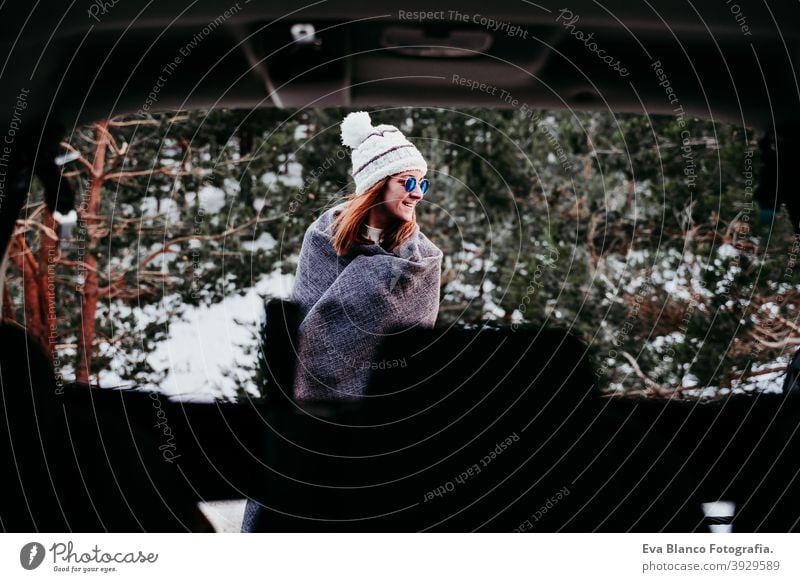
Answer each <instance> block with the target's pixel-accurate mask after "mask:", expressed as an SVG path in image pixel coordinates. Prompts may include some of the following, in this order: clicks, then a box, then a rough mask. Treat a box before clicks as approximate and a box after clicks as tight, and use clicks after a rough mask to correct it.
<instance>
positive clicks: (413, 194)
mask: <svg viewBox="0 0 800 582" xmlns="http://www.w3.org/2000/svg"><path fill="white" fill-rule="evenodd" d="M408 195H409V196H411V197H412V198H422V190H420V189H419V184H417V185H416V186H414V189H413V190H412V191H411V192H409V193H408Z"/></svg>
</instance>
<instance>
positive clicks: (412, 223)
mask: <svg viewBox="0 0 800 582" xmlns="http://www.w3.org/2000/svg"><path fill="white" fill-rule="evenodd" d="M391 177H392V176H387V177H385V178H383V179H382V180H379V181H378V182H376V183H375V184H373V185H372V186H370V187H369V188H368V189H367V190H366V191H365V192H364V193H363V194H360V195H356V194H351V195H350V196H348V202H347V205H346V206H345V208H344V209H343V210H342V211H341V212H340V213H339V214H338V215H337V216H336V218H335V219H334V221H333V232H334V234H333V240H332V241H331V243H332V244H333V248H334V250H336V254H337V255H339V256H342V255H345V254H347V252H348V251H349V250H350V248H351V247H352V246H353V245H354V244H368V243H370V242H372V241H370V240H369V239H367V238H366V237H365V236H364V234H363V229H364V224H366V222H367V216H368V215H369V211H370V210H371V209H372V208H374V207H375V206H377V205H378V204H381V203H382V202H383V201H382V200H381V196H382V195H383V191H384V188H385V186H386V183H387V182H388V181H389V179H390V178H391ZM416 225H417V211H416V210H414V214H412V216H411V220H409V221H405V220H396V221H394V222H392V224H390V225H389V226H387V227H386V228H385V229H384V230H383V242H382V243H381V246H382V247H383V248H384V249H386V250H387V251H389V252H393V251H394V250H395V249H396V248H398V247H399V246H400V245H401V244H403V242H404V241H405V240H406V239H407V238H408V237H410V236H411V235H412V234H413V233H414V229H415V227H416Z"/></svg>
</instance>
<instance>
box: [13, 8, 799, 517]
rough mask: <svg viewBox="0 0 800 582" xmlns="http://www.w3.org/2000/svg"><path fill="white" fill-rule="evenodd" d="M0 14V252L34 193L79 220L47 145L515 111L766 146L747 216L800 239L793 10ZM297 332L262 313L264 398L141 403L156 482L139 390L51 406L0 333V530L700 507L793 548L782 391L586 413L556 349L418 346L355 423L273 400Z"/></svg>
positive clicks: (570, 339) (527, 340)
mask: <svg viewBox="0 0 800 582" xmlns="http://www.w3.org/2000/svg"><path fill="white" fill-rule="evenodd" d="M0 11H1V12H2V18H1V19H0V27H2V29H3V34H2V36H1V37H0V38H2V39H3V40H2V43H3V44H4V51H3V54H4V55H5V58H4V62H3V65H2V68H0V72H1V73H0V74H2V76H3V79H4V82H3V83H2V85H0V117H2V120H3V123H2V126H0V132H1V133H4V135H5V138H4V144H3V145H2V146H0V147H2V148H4V149H2V151H0V170H2V176H1V177H2V178H3V179H2V180H0V252H2V254H3V255H4V256H5V253H6V250H7V247H8V241H9V238H10V237H11V234H12V232H13V229H14V226H15V221H16V219H17V217H18V215H19V212H20V209H21V208H22V206H23V205H24V203H25V201H26V197H27V196H28V191H29V187H30V184H31V181H32V180H34V179H36V180H40V181H41V183H42V184H43V186H44V189H45V196H46V200H47V204H48V206H50V208H51V209H58V210H59V211H62V212H68V211H69V210H70V209H71V208H73V207H74V206H75V205H78V204H80V202H81V200H80V195H81V193H80V192H75V191H73V190H72V189H71V188H70V186H69V184H68V183H67V181H66V180H64V179H62V178H61V168H60V166H59V165H58V164H57V163H56V157H57V155H58V154H59V153H60V152H59V149H58V144H59V142H60V141H61V140H62V139H63V138H64V136H65V135H69V134H70V133H72V132H74V131H75V130H76V128H77V127H78V126H80V125H81V124H82V123H86V122H90V121H92V120H95V119H100V118H107V117H109V116H111V115H121V114H135V113H137V112H139V113H141V112H151V111H152V112H156V111H168V110H175V109H180V110H186V109H199V108H245V109H252V108H315V107H323V106H329V105H336V106H345V107H348V108H353V109H357V108H360V107H367V106H373V105H403V106H439V107H448V108H458V107H489V108H506V107H519V104H520V103H525V104H527V105H528V106H530V107H538V108H551V109H571V110H592V111H595V110H601V111H608V112H613V113H637V114H646V115H652V114H661V115H672V116H680V115H686V116H696V117H700V118H704V119H711V120H716V121H724V122H729V123H735V124H737V125H740V126H742V127H752V128H757V129H758V130H760V131H763V132H764V134H765V136H766V137H765V139H764V140H763V142H762V143H761V145H760V147H761V152H762V155H761V159H762V163H763V167H762V168H761V170H760V171H761V175H762V176H763V180H762V182H761V184H760V187H759V190H758V192H757V193H756V197H757V198H758V201H759V203H760V204H762V206H766V207H768V208H778V207H780V206H781V205H783V204H785V205H786V208H787V210H788V212H789V214H790V216H791V218H792V222H793V224H794V225H795V228H798V227H797V225H798V224H800V197H799V196H798V195H797V192H796V191H795V188H794V185H793V183H792V182H791V181H790V180H791V169H792V168H793V167H794V166H795V165H796V158H797V155H798V153H800V147H798V137H797V134H796V128H797V127H798V126H800V83H798V66H797V63H798V62H800V27H798V23H800V6H799V5H798V4H797V3H789V2H786V3H770V4H767V3H763V4H758V5H755V4H745V3H742V4H734V3H732V2H711V1H706V0H703V1H699V2H693V3H692V2H676V3H662V5H656V4H652V3H650V2H647V1H642V2H619V1H612V2H606V3H596V2H588V1H584V0H575V1H574V2H572V3H571V5H570V6H569V8H565V7H564V6H563V5H561V4H557V3H552V2H549V1H547V0H542V1H540V2H536V3H534V2H528V1H527V0H518V1H513V2H505V1H503V2H494V3H491V4H490V5H487V4H485V3H478V2H462V3H459V5H458V6H457V7H453V6H452V5H443V4H441V3H438V2H433V3H431V2H427V3H420V2H414V1H410V2H407V3H405V4H404V5H402V6H398V5H397V4H395V3H388V2H382V1H376V2H372V3H369V4H364V3H347V2H339V1H336V0H330V1H322V2H315V3H310V4H308V5H305V6H304V5H300V4H297V3H290V2H278V1H275V2H269V3H265V2H259V1H258V0H240V1H239V2H233V1H232V0H225V1H209V0H199V1H196V2H186V3H172V2H170V3H167V2H160V3H155V2H144V1H139V0H127V1H126V2H100V1H92V2H88V1H85V2H80V3H76V4H60V3H55V2H42V3H36V4H34V5H29V4H27V3H7V4H5V5H3V6H2V7H1V8H0ZM590 35H591V36H590ZM593 41H594V43H593ZM601 50H602V52H600V51H601ZM178 64H179V65H180V66H177V65H178ZM159 80H160V83H159V84H158V85H156V84H157V82H158V81H159ZM156 86H158V91H157V92H156V93H155V94H153V93H154V87H156ZM500 86H502V87H505V88H507V90H506V91H504V94H502V95H501V93H499V92H492V91H491V90H489V88H491V87H500ZM493 93H494V94H493ZM20 95H23V98H22V99H20ZM0 276H1V275H0ZM298 323H299V321H298V314H297V311H296V309H295V306H294V305H292V304H291V302H288V301H273V302H271V303H269V304H268V305H267V306H266V325H265V330H264V334H263V336H264V342H263V346H262V348H263V352H264V355H265V358H266V363H267V369H268V379H269V387H270V390H269V392H268V394H267V395H266V399H265V401H264V402H262V403H258V404H255V403H251V402H241V403H235V404H234V403H210V404H202V403H183V402H172V401H168V400H167V399H166V398H165V399H163V400H162V402H161V405H163V407H164V410H165V411H166V414H167V416H168V417H169V418H170V419H171V422H172V430H173V432H174V434H175V439H176V441H178V442H180V443H181V457H180V458H179V459H175V460H174V462H169V463H165V462H164V460H163V457H162V454H161V451H160V450H159V448H158V444H159V443H158V440H157V438H156V437H157V434H156V432H155V431H154V430H153V422H154V417H153V399H152V398H151V396H149V395H148V394H146V393H144V392H139V391H136V390H108V389H99V388H96V387H91V386H88V385H80V384H65V385H62V384H61V383H60V381H59V380H58V378H57V377H56V375H55V373H54V370H53V366H52V363H51V362H50V361H49V359H48V357H47V356H46V355H45V353H44V352H43V351H42V350H41V348H40V347H39V346H38V345H37V343H36V342H35V341H34V340H33V339H32V338H31V337H30V336H29V335H28V334H27V333H26V332H25V330H24V329H22V328H21V327H19V326H14V325H8V324H7V325H2V326H0V337H2V341H0V346H2V350H0V391H2V395H3V398H2V400H1V401H0V467H2V471H1V473H2V474H3V475H4V476H5V484H4V487H3V495H2V500H1V501H0V530H3V531H6V532H30V531H51V532H62V531H83V532H104V531H108V532H139V531H147V532H153V531H157V532H166V531H180V532H182V531H194V532H198V531H199V532H203V531H205V532H208V531H213V528H212V527H211V525H210V524H209V523H208V521H207V520H206V519H205V518H204V517H203V515H202V514H201V513H200V512H199V511H198V509H197V503H198V501H204V500H214V499H241V498H249V499H253V500H255V501H257V502H258V503H260V504H261V505H262V506H263V508H264V511H263V512H262V513H261V514H259V518H258V523H257V524H256V526H255V529H256V530H257V531H301V532H302V531H335V532H338V531H455V532H462V531H463V532H466V531H497V532H511V531H536V532H557V531H572V532H595V531H605V532H626V531H639V532H662V531H663V532H708V531H709V526H710V524H713V523H715V521H714V519H715V518H713V517H709V516H708V515H704V512H703V510H702V504H703V503H705V502H709V501H715V500H723V499H724V500H730V501H733V502H734V503H735V504H736V508H737V509H736V513H735V515H734V516H727V517H724V518H719V519H721V520H722V522H724V523H729V524H733V531H736V532H755V531H758V532H762V531H769V532H789V531H797V530H798V529H800V525H798V524H799V523H800V500H799V499H800V495H798V493H800V491H798V488H800V481H798V473H800V461H798V456H797V455H796V454H794V452H793V451H795V448H794V447H795V446H798V445H800V437H798V435H797V418H798V413H800V404H799V403H798V402H797V401H796V396H795V394H794V393H793V392H794V390H793V388H792V386H791V385H792V383H793V382H795V381H796V379H797V373H798V372H797V371H795V372H794V374H795V376H794V377H792V376H791V375H790V376H789V380H791V381H790V382H788V384H789V385H790V389H788V390H786V393H785V394H764V395H747V396H737V397H731V398H729V399H727V400H725V401H724V402H715V403H709V404H705V403H698V402H692V401H686V402H683V401H681V402H676V401H663V400H648V399H608V398H602V397H601V396H600V394H599V393H598V391H597V389H596V386H595V384H594V377H593V374H592V370H591V368H590V366H589V365H588V363H587V360H588V357H589V352H588V348H587V346H585V345H584V344H583V343H582V342H581V341H579V340H578V339H576V338H575V337H574V336H573V335H572V334H570V333H569V332H567V331H565V330H562V329H558V328H551V329H538V328H522V329H521V330H517V331H512V330H509V329H499V330H498V329H477V330H456V329H438V328H437V329H433V330H419V331H417V332H415V334H416V336H415V339H414V342H408V340H407V338H404V341H403V342H394V341H392V340H391V338H390V339H388V340H387V341H386V342H384V344H383V345H382V346H381V350H382V352H381V353H382V355H383V357H384V358H385V359H395V358H398V359H399V358H402V357H405V356H408V355H409V350H410V348H409V344H410V343H413V344H414V345H426V346H429V349H428V350H426V351H425V352H424V354H423V355H422V357H417V358H416V359H415V360H414V361H415V364H414V365H412V366H408V367H407V368H402V369H393V370H385V371H381V370H377V371H375V373H374V374H373V376H372V379H371V382H370V389H369V391H368V394H367V397H366V398H364V399H363V400H362V401H360V402H356V403H353V402H345V403H332V402H320V403H310V404H309V403H307V404H303V405H300V404H299V403H297V402H294V401H293V400H292V398H291V397H290V396H289V395H290V393H291V385H292V381H293V378H294V369H295V365H296V362H295V356H294V354H295V349H296V330H297V326H298ZM443 362H446V365H443V364H442V363H443ZM520 362H525V365H524V366H522V365H520ZM796 442H797V443H798V444H795V443H796ZM500 443H505V444H504V445H502V446H501V444H500ZM498 447H500V450H502V451H503V452H502V454H499V453H496V452H495V453H494V454H493V451H495V450H496V449H497V448H498ZM476 459H477V460H479V461H478V462H476ZM473 465H474V467H473ZM479 472H483V474H482V475H481V478H476V477H475V476H476V475H477V473H479ZM558 491H564V494H563V495H564V499H563V501H562V502H560V503H559V504H558V505H557V507H555V508H554V509H553V510H551V511H544V512H542V511H541V507H542V505H543V503H544V500H546V499H548V498H549V497H550V496H552V495H554V494H555V493H556V492H558ZM537 512H538V514H537ZM534 515H536V516H537V517H536V518H535V519H532V516H534ZM526 524H527V525H526Z"/></svg>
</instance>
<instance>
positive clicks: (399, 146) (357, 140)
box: [342, 111, 428, 194]
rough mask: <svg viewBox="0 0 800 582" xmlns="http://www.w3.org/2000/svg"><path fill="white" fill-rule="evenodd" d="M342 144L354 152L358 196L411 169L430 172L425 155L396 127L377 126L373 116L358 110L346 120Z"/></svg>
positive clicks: (353, 159)
mask: <svg viewBox="0 0 800 582" xmlns="http://www.w3.org/2000/svg"><path fill="white" fill-rule="evenodd" d="M342 143H343V144H344V145H346V146H348V147H350V148H352V149H353V151H352V152H351V158H352V162H353V169H352V172H351V174H352V176H353V179H354V180H355V182H356V194H363V193H364V192H366V190H367V189H368V188H369V187H370V186H372V185H373V184H375V183H376V182H377V181H379V180H381V179H382V178H385V177H386V176H391V175H392V174H397V173H398V172H404V171H407V170H419V171H421V172H422V173H423V174H425V173H427V171H428V164H426V163H425V160H424V158H423V157H422V154H421V153H419V150H418V149H417V148H416V147H414V144H412V143H411V142H410V141H408V140H407V139H406V138H405V136H404V135H403V134H402V133H401V132H400V130H399V129H397V128H396V127H395V126H394V125H386V124H383V123H382V124H380V125H376V126H373V125H372V120H371V119H370V117H369V113H367V112H366V111H354V112H353V113H349V114H348V115H347V116H346V117H345V118H344V121H342Z"/></svg>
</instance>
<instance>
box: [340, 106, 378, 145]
mask: <svg viewBox="0 0 800 582" xmlns="http://www.w3.org/2000/svg"><path fill="white" fill-rule="evenodd" d="M373 129H374V128H373V127H372V120H371V119H370V117H369V113H367V112H366V111H354V112H352V113H350V114H348V115H347V117H345V118H344V121H342V143H343V144H344V145H346V146H348V147H350V148H357V147H358V146H359V145H360V144H361V142H362V141H364V139H365V138H366V137H367V136H368V135H369V134H370V133H372V130H373Z"/></svg>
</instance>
